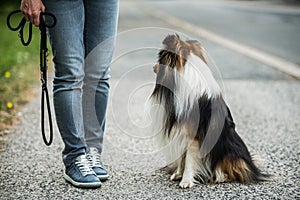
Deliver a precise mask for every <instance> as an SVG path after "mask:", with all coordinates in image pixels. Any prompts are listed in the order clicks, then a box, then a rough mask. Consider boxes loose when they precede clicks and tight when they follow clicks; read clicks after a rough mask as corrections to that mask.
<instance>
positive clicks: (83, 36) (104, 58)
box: [43, 0, 118, 167]
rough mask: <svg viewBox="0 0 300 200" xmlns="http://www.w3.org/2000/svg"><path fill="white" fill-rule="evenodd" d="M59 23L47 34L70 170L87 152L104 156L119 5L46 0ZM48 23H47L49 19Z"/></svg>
mask: <svg viewBox="0 0 300 200" xmlns="http://www.w3.org/2000/svg"><path fill="white" fill-rule="evenodd" d="M43 3H44V5H45V7H46V12H51V13H53V14H54V15H55V16H56V18H57V24H56V26H55V27H54V28H50V29H49V30H48V34H49V39H50V43H51V47H52V52H53V61H54V64H55V76H54V81H53V96H54V108H55V114H56V121H57V125H58V128H59V131H60V134H61V137H62V140H63V142H64V144H65V148H64V150H63V152H62V158H63V162H64V164H65V166H66V167H68V166H69V165H70V164H71V163H72V162H73V160H74V159H75V158H76V157H77V156H79V155H82V154H84V153H85V151H86V148H87V147H96V148H97V149H98V150H99V152H100V153H101V152H102V144H103V134H104V128H105V116H106V108H107V100H108V93H109V71H110V69H109V66H110V64H111V60H112V55H113V51H114V44H115V41H114V38H115V34H116V30H117V20H118V1H117V0H43ZM46 20H47V19H46Z"/></svg>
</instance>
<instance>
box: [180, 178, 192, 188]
mask: <svg viewBox="0 0 300 200" xmlns="http://www.w3.org/2000/svg"><path fill="white" fill-rule="evenodd" d="M194 185H195V183H194V181H192V180H182V181H181V182H180V183H179V186H180V187H181V188H191V187H193V186H194Z"/></svg>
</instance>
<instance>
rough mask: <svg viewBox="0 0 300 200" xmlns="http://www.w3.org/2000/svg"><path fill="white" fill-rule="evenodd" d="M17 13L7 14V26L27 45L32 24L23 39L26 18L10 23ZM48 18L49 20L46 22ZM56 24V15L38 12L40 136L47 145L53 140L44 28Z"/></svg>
mask: <svg viewBox="0 0 300 200" xmlns="http://www.w3.org/2000/svg"><path fill="white" fill-rule="evenodd" d="M17 13H21V11H20V10H15V11H12V12H11V13H9V14H8V16H7V26H8V28H9V29H10V30H12V31H18V30H19V37H20V39H21V42H22V44H23V45H24V46H28V45H29V44H30V42H31V39H32V24H31V23H29V27H28V29H29V32H28V38H27V40H26V41H25V39H24V27H25V25H26V19H25V17H23V18H22V19H21V21H20V23H19V24H18V25H17V26H15V27H13V26H12V25H11V17H12V16H13V15H15V14H17ZM46 18H47V19H49V21H50V22H48V20H46ZM55 25H56V17H55V16H54V15H53V14H52V13H47V12H44V13H40V25H39V29H40V34H41V40H40V73H41V85H42V94H41V129H42V137H43V140H44V143H45V144H46V145H47V146H49V145H51V143H52V141H53V124H52V115H51V108H50V98H49V93H48V88H47V69H48V67H47V53H48V49H47V32H46V28H52V27H54V26H55ZM45 104H46V107H47V112H48V120H49V124H48V125H49V140H47V137H46V131H45Z"/></svg>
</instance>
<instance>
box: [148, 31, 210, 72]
mask: <svg viewBox="0 0 300 200" xmlns="http://www.w3.org/2000/svg"><path fill="white" fill-rule="evenodd" d="M162 44H163V45H164V48H163V49H161V50H160V51H159V54H158V61H157V63H156V64H155V65H154V67H153V70H154V72H155V73H156V74H159V73H162V72H164V71H165V70H166V68H169V69H172V70H176V71H178V72H182V71H183V70H184V66H185V63H186V61H187V59H188V57H189V55H190V54H191V53H193V54H195V55H196V56H198V57H200V58H201V59H202V60H203V61H204V62H205V63H207V59H206V54H205V51H204V49H203V47H202V46H201V44H200V43H199V42H197V41H196V40H187V41H182V40H181V39H180V37H179V35H177V34H174V35H168V36H167V37H166V38H165V39H164V40H163V42H162Z"/></svg>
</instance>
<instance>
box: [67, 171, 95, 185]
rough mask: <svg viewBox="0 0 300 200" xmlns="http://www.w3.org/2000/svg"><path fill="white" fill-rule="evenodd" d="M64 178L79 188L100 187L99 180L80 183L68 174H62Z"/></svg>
mask: <svg viewBox="0 0 300 200" xmlns="http://www.w3.org/2000/svg"><path fill="white" fill-rule="evenodd" d="M64 179H65V180H66V181H67V182H69V183H71V184H72V185H74V186H75V187H80V188H98V187H101V182H90V183H82V182H77V181H74V180H73V179H72V178H71V177H70V176H68V175H67V174H64Z"/></svg>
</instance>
